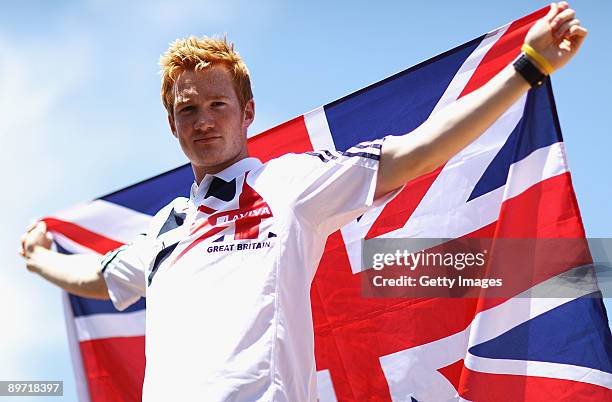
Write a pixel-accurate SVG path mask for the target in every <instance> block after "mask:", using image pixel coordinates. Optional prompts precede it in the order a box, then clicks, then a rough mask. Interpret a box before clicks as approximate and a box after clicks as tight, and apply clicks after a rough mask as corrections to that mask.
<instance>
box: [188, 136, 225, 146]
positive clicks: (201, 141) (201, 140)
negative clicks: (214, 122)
mask: <svg viewBox="0 0 612 402" xmlns="http://www.w3.org/2000/svg"><path fill="white" fill-rule="evenodd" d="M219 139H221V137H220V136H210V137H204V138H196V139H195V140H193V142H196V143H198V144H208V143H211V142H215V141H216V140H219Z"/></svg>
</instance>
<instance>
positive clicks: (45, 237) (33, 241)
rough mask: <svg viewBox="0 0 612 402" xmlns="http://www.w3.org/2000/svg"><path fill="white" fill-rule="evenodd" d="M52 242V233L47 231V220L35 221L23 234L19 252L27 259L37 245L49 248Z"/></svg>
mask: <svg viewBox="0 0 612 402" xmlns="http://www.w3.org/2000/svg"><path fill="white" fill-rule="evenodd" d="M52 242H53V240H52V238H51V234H50V233H49V232H47V225H46V224H45V222H43V221H39V222H35V223H33V224H32V225H30V227H28V229H27V230H26V232H25V233H24V235H23V236H21V248H20V249H18V252H19V254H20V255H21V256H22V257H23V258H25V259H26V260H27V259H28V258H29V257H30V255H31V254H32V252H33V251H34V249H35V248H36V247H37V246H40V247H43V248H46V249H49V248H50V247H51V243H52Z"/></svg>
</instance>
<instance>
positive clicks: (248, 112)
mask: <svg viewBox="0 0 612 402" xmlns="http://www.w3.org/2000/svg"><path fill="white" fill-rule="evenodd" d="M253 120H255V101H254V100H253V99H251V100H250V101H248V102H247V103H246V105H244V120H243V121H242V128H243V129H244V130H245V131H246V130H247V129H248V128H249V126H250V125H251V123H253Z"/></svg>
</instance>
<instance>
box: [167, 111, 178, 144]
mask: <svg viewBox="0 0 612 402" xmlns="http://www.w3.org/2000/svg"><path fill="white" fill-rule="evenodd" d="M168 124H169V125H170V130H171V131H172V135H173V136H174V137H176V138H178V134H177V133H176V124H175V123H174V117H172V115H171V114H170V113H168Z"/></svg>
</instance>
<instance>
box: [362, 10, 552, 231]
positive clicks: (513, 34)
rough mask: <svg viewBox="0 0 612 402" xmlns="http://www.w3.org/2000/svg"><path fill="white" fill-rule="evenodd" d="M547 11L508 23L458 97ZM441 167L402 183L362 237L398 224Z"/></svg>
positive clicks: (481, 80) (499, 65) (508, 56)
mask: <svg viewBox="0 0 612 402" xmlns="http://www.w3.org/2000/svg"><path fill="white" fill-rule="evenodd" d="M547 12H548V7H546V8H543V9H541V10H538V11H537V12H535V13H533V14H530V15H528V16H526V17H523V18H521V19H518V20H516V21H514V22H513V23H512V24H510V26H509V27H508V30H507V31H506V32H505V33H504V34H503V35H502V37H501V38H499V39H498V40H497V42H495V44H494V45H493V46H492V47H491V49H489V51H488V52H487V54H486V55H485V56H484V57H483V59H482V60H481V62H480V64H479V65H478V67H477V68H476V70H475V71H474V73H473V74H472V77H471V78H470V80H469V81H468V83H467V84H466V86H465V88H464V89H463V91H462V92H461V94H460V95H459V98H461V97H463V96H465V95H467V94H469V93H471V92H473V91H475V90H476V89H478V88H480V87H481V86H483V85H484V84H485V83H487V82H488V81H489V80H490V79H491V78H493V77H494V76H495V75H496V74H497V73H499V72H500V71H501V70H502V69H503V68H504V67H505V66H507V65H508V64H509V63H510V62H511V61H512V59H513V58H515V57H516V56H517V55H518V53H519V52H520V48H521V45H522V43H523V41H524V39H525V35H527V31H528V30H529V28H530V27H531V26H532V25H533V24H534V23H535V22H536V21H537V20H538V19H539V18H541V17H543V16H544V15H546V13H547ZM459 98H458V99H459ZM442 169H443V166H442V167H440V168H438V169H436V170H434V171H433V172H431V173H428V174H426V175H423V176H421V177H418V178H416V179H414V180H412V181H410V182H409V183H408V184H406V186H405V187H404V189H403V190H402V192H401V193H399V194H398V195H397V196H396V197H395V198H394V199H393V200H392V201H391V202H389V203H388V204H387V205H385V207H384V208H383V210H382V212H381V213H380V215H379V216H378V218H377V219H376V221H375V222H374V224H372V227H371V228H370V230H369V231H368V233H367V235H366V236H365V238H366V239H371V238H374V237H378V236H382V235H384V234H385V233H389V232H392V231H394V230H397V229H400V228H402V227H403V226H404V225H405V224H406V222H408V219H410V217H411V216H412V214H413V213H414V211H415V210H416V208H417V207H418V206H419V204H420V203H421V200H422V199H423V197H425V194H427V192H428V191H429V189H430V188H431V185H432V184H433V182H434V181H435V180H436V178H437V177H438V175H439V174H440V172H441V171H442Z"/></svg>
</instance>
